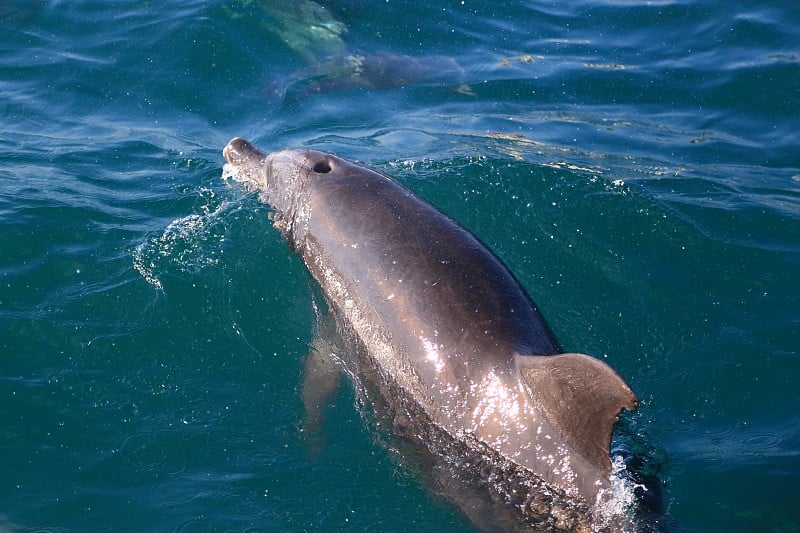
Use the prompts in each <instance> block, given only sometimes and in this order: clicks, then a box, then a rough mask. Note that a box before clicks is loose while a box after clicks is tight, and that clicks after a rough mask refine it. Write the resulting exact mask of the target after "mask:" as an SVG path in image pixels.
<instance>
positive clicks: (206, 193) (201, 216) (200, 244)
mask: <svg viewBox="0 0 800 533" xmlns="http://www.w3.org/2000/svg"><path fill="white" fill-rule="evenodd" d="M200 192H201V196H203V197H204V198H206V199H207V200H208V201H209V202H208V203H207V204H206V205H203V206H202V207H201V213H192V214H190V215H187V216H185V217H181V218H178V219H175V220H173V221H172V222H170V223H169V224H168V225H167V227H166V228H164V230H163V231H162V232H161V233H160V234H154V235H151V236H150V237H149V238H148V239H147V240H145V241H144V242H142V243H141V244H139V245H138V246H137V247H136V248H135V249H134V250H133V268H135V269H136V271H137V272H139V274H141V276H142V277H143V278H144V279H145V280H146V281H147V282H148V283H149V284H150V285H152V286H153V287H155V288H156V289H158V290H163V289H164V287H163V284H162V282H161V277H162V276H163V274H164V273H167V272H170V271H173V270H177V271H178V272H182V273H196V272H198V271H200V270H202V269H204V268H206V267H208V266H212V265H216V264H217V263H218V262H219V256H220V255H221V254H222V252H223V250H222V248H221V244H222V243H223V242H224V241H225V229H226V228H225V224H224V221H223V218H224V217H223V215H224V214H225V213H226V212H228V211H230V210H231V208H232V206H235V204H233V203H231V202H229V201H223V202H221V203H219V204H217V205H214V204H215V203H216V202H215V201H214V199H215V193H214V191H212V190H210V189H202V190H201V191H200Z"/></svg>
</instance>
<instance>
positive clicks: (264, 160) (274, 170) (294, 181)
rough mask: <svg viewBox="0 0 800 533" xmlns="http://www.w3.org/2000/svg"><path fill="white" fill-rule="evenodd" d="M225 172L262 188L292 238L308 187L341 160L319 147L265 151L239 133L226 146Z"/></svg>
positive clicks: (255, 188) (250, 186)
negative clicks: (321, 150) (317, 148)
mask: <svg viewBox="0 0 800 533" xmlns="http://www.w3.org/2000/svg"><path fill="white" fill-rule="evenodd" d="M222 154H223V155H224V156H225V160H226V161H227V162H228V164H227V165H225V167H226V168H225V173H226V174H227V175H229V176H230V177H232V178H233V179H235V180H236V181H239V182H241V183H243V184H244V185H245V186H246V187H247V188H248V189H249V190H252V191H258V193H259V196H260V198H261V200H263V201H264V202H266V203H267V204H269V205H270V206H271V207H272V208H273V209H274V210H275V213H274V217H273V218H274V221H275V225H276V227H278V229H280V230H281V232H283V233H284V235H285V236H286V237H287V239H288V240H289V241H290V242H292V241H293V239H292V237H293V236H294V237H297V236H296V235H293V230H295V229H296V226H297V224H296V222H297V218H298V217H302V215H303V211H304V209H303V206H304V205H305V201H306V199H305V197H304V194H303V193H304V191H305V189H306V187H307V185H308V183H309V182H310V181H313V180H319V179H325V178H326V177H327V176H329V175H331V174H335V169H336V167H337V166H339V163H340V162H341V160H340V159H339V158H337V157H335V156H332V155H330V154H326V153H324V152H319V151H316V150H306V149H296V150H282V151H278V152H271V153H269V154H267V153H265V152H262V151H261V150H259V149H258V148H256V147H255V146H253V144H251V143H250V142H249V141H246V140H244V139H242V138H239V137H236V138H234V139H232V140H231V141H230V142H229V143H228V144H227V146H225V148H224V149H223V150H222Z"/></svg>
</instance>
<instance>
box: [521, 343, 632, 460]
mask: <svg viewBox="0 0 800 533" xmlns="http://www.w3.org/2000/svg"><path fill="white" fill-rule="evenodd" d="M516 361H517V365H518V366H519V369H520V373H521V375H522V378H523V380H524V381H525V383H526V384H527V385H528V387H529V388H530V392H531V395H532V399H533V402H534V404H535V405H536V407H537V408H538V409H540V410H541V411H542V413H543V414H544V415H545V416H546V417H547V419H548V420H549V421H550V423H551V424H553V425H554V426H555V427H556V428H557V429H558V431H560V432H561V434H562V436H563V437H564V438H565V439H566V440H567V442H569V444H571V445H572V447H573V448H574V449H575V450H576V451H577V452H579V453H581V454H582V455H583V456H584V458H585V459H586V460H587V461H588V462H589V463H590V464H592V465H594V466H595V467H596V468H598V469H599V470H600V471H601V472H602V473H604V474H605V475H607V474H608V473H610V471H611V460H610V457H609V447H610V445H611V433H612V431H613V430H614V424H616V422H617V420H618V419H619V413H620V411H621V410H622V409H623V408H625V409H627V410H629V411H632V410H634V409H636V406H637V400H636V396H635V395H634V394H633V391H631V389H630V388H629V387H628V385H627V384H626V383H625V382H624V381H623V380H622V378H621V377H619V375H617V373H616V372H614V370H613V369H612V368H611V367H610V366H608V365H607V364H605V363H603V362H602V361H599V360H598V359H595V358H594V357H590V356H588V355H584V354H578V353H565V354H559V355H547V356H539V355H518V356H516Z"/></svg>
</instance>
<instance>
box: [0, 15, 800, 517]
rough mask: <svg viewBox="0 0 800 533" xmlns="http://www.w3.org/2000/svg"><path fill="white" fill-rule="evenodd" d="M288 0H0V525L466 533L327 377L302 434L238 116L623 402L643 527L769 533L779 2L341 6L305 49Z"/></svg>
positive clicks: (786, 177) (290, 304)
mask: <svg viewBox="0 0 800 533" xmlns="http://www.w3.org/2000/svg"><path fill="white" fill-rule="evenodd" d="M286 5H300V6H305V7H306V8H308V9H309V10H311V11H314V9H312V8H314V6H315V5H314V4H311V3H310V2H307V3H306V4H302V3H289V4H280V3H279V4H271V5H267V7H266V8H264V7H262V6H261V5H259V4H258V3H254V2H243V1H241V0H226V1H222V0H214V1H212V2H201V1H194V2H191V1H184V2H162V3H158V2H149V1H125V2H107V1H76V2H58V1H47V0H38V1H36V0H6V1H5V2H2V3H0V50H1V51H2V52H1V53H0V120H1V122H0V123H2V128H0V130H1V131H0V224H2V226H1V227H0V334H2V336H0V354H2V355H1V357H0V530H1V529H10V530H17V529H20V530H25V531H28V530H30V531H39V530H47V531H87V530H123V531H125V530H130V531H145V530H158V531H167V530H182V531H196V530H213V531H221V530H246V529H251V530H265V531H302V530H312V531H324V530H350V531H362V530H371V531H410V530H412V529H414V530H428V531H464V530H468V529H469V528H470V525H469V522H468V521H467V520H466V519H465V518H464V517H463V516H462V515H461V514H460V513H459V511H458V510H457V509H456V508H455V507H454V506H453V505H451V504H450V503H448V502H447V501H445V500H443V499H442V498H441V497H439V496H437V495H435V494H433V493H432V492H431V490H429V487H428V483H427V482H426V480H425V476H424V475H423V474H422V473H421V471H420V466H419V464H418V463H416V462H415V461H414V459H413V458H409V457H407V456H406V455H404V454H403V453H402V450H401V451H400V452H398V451H397V450H396V449H395V448H394V447H393V446H391V445H387V443H386V438H385V436H383V435H381V434H380V432H379V431H376V428H375V424H374V423H373V422H372V421H371V420H370V415H369V413H368V412H366V413H365V414H362V411H364V409H363V408H361V407H360V406H359V405H358V402H357V401H356V394H355V393H354V392H353V389H352V387H349V386H347V385H346V386H343V387H342V388H341V390H340V392H339V393H338V396H337V397H336V398H334V400H333V402H332V404H331V405H330V407H329V408H328V409H327V410H326V412H325V422H324V426H323V428H322V430H321V432H320V434H319V435H316V436H315V437H313V438H312V439H309V438H308V437H306V436H305V435H304V434H303V431H302V429H303V426H302V420H303V416H304V413H303V407H302V398H301V387H302V371H303V359H304V358H305V355H306V354H307V352H308V345H309V343H310V342H311V340H312V337H313V332H314V327H315V324H316V323H317V318H316V315H315V310H314V308H313V306H312V302H313V301H314V298H317V297H318V291H317V289H316V288H315V287H314V285H313V282H312V281H311V280H310V278H309V276H308V275H307V274H306V272H305V271H304V269H303V267H302V264H301V263H300V261H299V260H298V259H297V258H296V257H294V256H293V255H292V254H291V253H290V252H289V251H288V250H287V248H286V246H285V245H284V244H283V243H282V242H281V240H280V237H279V235H278V233H277V232H276V231H275V230H274V229H272V228H271V226H270V223H269V220H268V219H267V214H268V209H267V208H266V207H265V206H264V205H262V204H260V203H259V201H258V200H257V198H254V197H253V196H252V195H247V194H245V192H244V191H242V190H241V189H240V188H238V187H236V186H235V185H234V184H231V183H226V182H225V181H223V180H222V179H221V168H222V164H223V160H222V157H221V153H220V152H221V149H222V147H223V146H224V145H225V143H226V142H227V141H228V140H229V139H230V138H231V137H234V136H243V137H246V138H250V139H251V140H253V141H254V142H256V143H257V144H258V145H259V146H261V147H262V148H263V149H267V150H271V149H278V148H285V147H290V146H313V147H316V148H320V149H324V150H328V151H332V152H335V153H337V154H339V155H342V156H345V157H348V158H352V159H356V160H359V161H361V162H363V163H365V164H368V165H370V166H372V167H374V168H377V169H379V170H382V171H384V172H386V173H388V174H391V175H393V176H395V177H396V178H397V179H398V180H400V181H402V182H403V183H405V184H406V185H408V186H409V187H411V188H412V189H414V190H416V191H418V192H419V194H421V195H422V196H424V197H425V198H426V199H428V200H429V201H431V202H432V203H434V204H435V205H437V206H439V207H440V208H441V209H442V210H444V211H446V212H447V213H449V214H451V215H452V216H453V217H455V218H456V219H457V220H459V221H460V222H461V223H462V224H464V225H465V226H466V227H467V228H469V229H470V230H472V231H473V232H475V233H476V234H477V235H478V236H479V237H480V238H481V239H482V240H483V241H484V242H486V243H487V244H488V245H489V246H490V247H491V248H492V249H493V250H494V251H495V252H497V254H498V255H499V256H500V257H501V258H502V259H503V260H504V261H505V262H506V264H507V265H508V266H509V267H510V269H511V270H512V271H513V272H514V273H515V275H516V276H517V277H518V278H519V279H520V281H521V282H522V283H523V284H524V285H525V286H526V288H527V289H528V290H529V292H530V293H531V295H532V296H533V297H534V299H535V300H536V301H537V303H538V304H539V306H540V308H541V309H542V310H543V312H544V314H545V316H546V318H547V320H548V322H549V323H550V325H551V327H552V329H553V331H554V332H555V333H556V336H557V337H558V338H559V339H560V341H561V342H562V344H563V345H564V347H565V348H566V349H568V350H572V351H583V352H587V353H591V354H594V355H596V356H598V357H604V358H605V360H607V361H608V362H609V363H610V364H611V365H612V366H613V367H614V368H615V369H616V370H617V371H618V372H619V373H620V374H621V375H622V376H624V377H625V378H626V380H627V381H628V382H629V383H630V384H631V386H632V387H633V389H634V390H635V391H636V392H637V394H638V395H639V398H640V401H641V407H640V409H639V410H638V411H637V412H635V413H634V414H632V415H628V416H626V417H625V419H624V420H623V427H622V432H623V434H624V438H623V441H627V445H631V443H632V442H633V443H636V446H638V451H637V453H638V454H640V455H641V457H642V458H643V460H644V462H645V463H646V464H647V469H648V471H649V472H650V473H653V474H656V475H657V477H658V479H659V484H660V485H661V488H662V492H663V502H664V506H665V512H666V516H667V519H668V520H667V521H668V522H669V523H670V524H672V527H673V528H674V529H678V530H687V531H800V511H798V509H799V508H800V507H799V506H798V503H800V388H798V385H797V379H796V376H797V375H798V374H799V373H800V361H798V338H800V283H798V274H800V135H799V134H798V124H800V10H798V8H797V7H796V6H794V4H793V3H792V2H777V1H775V2H765V3H761V4H760V5H755V4H753V3H750V2H730V1H725V2H723V1H708V0H706V1H702V2H680V1H677V2H669V1H653V2H644V1H641V2H637V1H626V2H622V1H599V0H598V1H582V2H573V3H563V5H562V3H550V2H535V1H528V2H506V3H489V2H481V3H479V2H474V1H471V0H465V1H463V2H462V1H448V2H420V3H408V2H396V1H394V0H391V1H387V2H374V3H369V2H366V1H363V0H351V1H347V0H338V1H337V2H334V3H332V4H330V5H328V11H325V13H330V15H329V16H330V18H329V19H325V20H318V21H317V22H318V28H322V30H320V31H322V34H323V35H325V32H326V31H327V32H328V33H327V37H328V40H325V41H323V40H320V39H319V38H317V40H316V41H314V40H312V41H305V42H304V41H302V39H298V38H296V37H298V36H299V37H303V36H307V35H309V30H308V28H309V25H308V24H305V25H304V24H302V23H301V22H302V19H300V18H297V17H295V19H291V17H290V18H289V22H288V23H287V22H286V19H285V18H284V19H283V20H284V22H283V23H280V24H284V26H282V27H285V28H289V30H291V31H288V30H287V31H284V32H278V31H277V30H276V28H277V27H278V25H279V23H278V22H276V20H280V19H279V18H276V17H277V15H276V13H278V14H279V13H280V12H281V9H283V10H284V11H285V10H286V9H287V8H286ZM317 7H318V6H317ZM306 20H308V19H306ZM292 24H294V26H293V25H292ZM345 27H346V30H347V31H346V32H343V33H338V32H340V31H341V30H343V29H344V28H345ZM314 35H317V36H319V35H320V32H317V33H316V34H314ZM287 43H288V44H287ZM327 51H331V53H332V54H338V53H339V52H341V53H343V54H347V53H363V52H364V51H369V52H370V53H374V52H381V53H385V54H392V56H391V57H397V56H400V55H402V56H409V57H414V58H420V59H419V62H420V63H419V64H420V65H422V67H425V66H429V67H430V68H429V69H428V71H426V70H425V68H421V69H419V70H416V71H412V72H405V73H403V72H400V74H402V75H396V74H397V72H386V73H384V74H383V75H382V76H377V78H376V79H375V80H374V81H375V83H373V87H367V86H365V85H367V84H366V83H359V80H356V81H355V82H354V81H353V80H352V79H348V76H349V75H350V74H348V73H347V71H346V70H345V71H342V70H341V69H340V70H332V69H331V67H325V66H324V65H331V64H333V62H332V61H331V60H329V59H328V58H327V57H326V53H327ZM443 58H446V59H448V60H450V61H454V62H455V64H457V66H458V68H457V69H455V70H448V68H446V67H445V65H450V64H449V63H445V62H443V61H444V59H443ZM410 62H411V59H409V58H401V60H400V61H399V64H400V65H403V64H406V65H408V64H410ZM320 65H323V66H320ZM337 68H339V67H337ZM439 74H441V75H439ZM393 75H394V78H393V77H392V76H393ZM404 76H405V77H404ZM398 79H399V81H398ZM348 80H349V81H348ZM361 81H363V80H361Z"/></svg>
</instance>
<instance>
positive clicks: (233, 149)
mask: <svg viewBox="0 0 800 533" xmlns="http://www.w3.org/2000/svg"><path fill="white" fill-rule="evenodd" d="M222 155H223V156H224V157H225V160H226V161H227V162H228V163H230V164H231V165H234V166H243V165H248V166H253V167H255V166H257V165H259V164H260V163H262V162H263V161H264V159H266V157H267V154H265V153H264V152H262V151H261V150H259V149H258V148H256V147H255V146H253V145H252V144H251V143H250V142H249V141H246V140H244V139H242V138H241V137H235V138H233V139H231V141H230V142H229V143H228V144H227V145H226V146H225V148H223V149H222Z"/></svg>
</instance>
